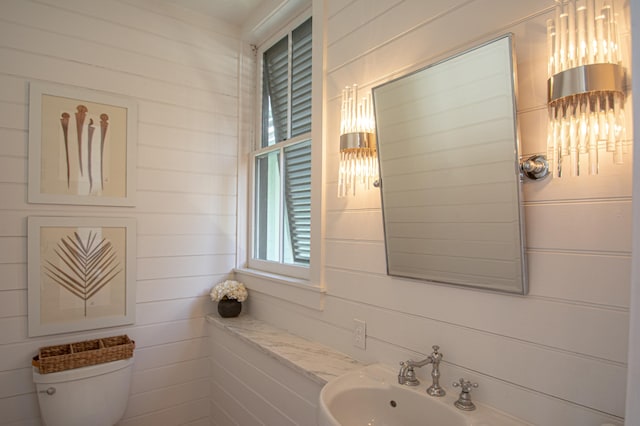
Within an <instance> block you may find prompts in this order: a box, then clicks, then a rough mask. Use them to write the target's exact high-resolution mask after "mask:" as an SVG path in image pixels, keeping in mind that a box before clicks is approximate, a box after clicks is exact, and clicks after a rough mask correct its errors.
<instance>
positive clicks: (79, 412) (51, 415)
mask: <svg viewBox="0 0 640 426" xmlns="http://www.w3.org/2000/svg"><path fill="white" fill-rule="evenodd" d="M132 371H133V358H128V359H123V360H118V361H112V362H107V363H103V364H97V365H92V366H89V367H82V368H75V369H72V370H65V371H59V372H56V373H47V374H40V373H39V372H38V370H37V369H36V368H35V367H34V369H33V381H34V383H35V384H36V391H37V393H38V402H39V403H40V413H41V416H42V420H43V423H44V424H45V425H46V426H87V425H92V426H113V425H114V424H115V423H117V422H118V421H119V420H120V419H121V418H122V416H123V415H124V412H125V409H126V408H127V401H128V399H129V390H130V387H131V376H132Z"/></svg>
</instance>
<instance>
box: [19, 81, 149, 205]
mask: <svg viewBox="0 0 640 426" xmlns="http://www.w3.org/2000/svg"><path fill="white" fill-rule="evenodd" d="M137 120H138V116H137V105H136V104H135V102H134V101H132V100H131V99H128V98H126V97H119V96H115V95H111V94H107V93H103V92H97V91H93V90H89V89H82V88H75V87H68V86H61V85H54V84H46V83H31V84H30V88H29V190H28V200H29V202H31V203H53V204H82V205H105V206H133V205H134V204H135V191H136V175H135V169H136V137H137Z"/></svg>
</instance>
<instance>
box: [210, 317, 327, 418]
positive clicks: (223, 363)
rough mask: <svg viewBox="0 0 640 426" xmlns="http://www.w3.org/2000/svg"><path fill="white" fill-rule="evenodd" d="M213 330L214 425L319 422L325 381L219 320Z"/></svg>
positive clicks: (211, 327) (212, 413)
mask: <svg viewBox="0 0 640 426" xmlns="http://www.w3.org/2000/svg"><path fill="white" fill-rule="evenodd" d="M209 330H210V333H211V353H212V354H213V356H212V357H211V424H212V425H213V426H232V425H242V426H253V425H255V426H258V425H274V426H275V425H278V426H296V425H300V426H302V425H305V426H306V425H310V426H311V425H314V424H315V420H314V419H315V415H316V412H317V409H318V396H319V394H320V390H321V389H322V386H320V385H319V384H318V383H316V382H314V381H312V380H311V379H309V378H308V377H304V376H303V375H301V374H299V373H298V372H296V371H295V370H294V369H292V368H290V367H288V366H286V365H284V364H282V363H281V362H280V361H278V360H276V359H274V358H272V357H271V356H269V355H268V354H266V353H265V352H263V351H261V350H259V349H257V348H256V347H254V346H252V345H250V344H248V343H247V342H245V341H243V340H242V339H239V338H237V337H235V336H232V335H230V334H229V333H228V332H226V331H224V330H222V329H220V328H218V327H216V326H215V325H209Z"/></svg>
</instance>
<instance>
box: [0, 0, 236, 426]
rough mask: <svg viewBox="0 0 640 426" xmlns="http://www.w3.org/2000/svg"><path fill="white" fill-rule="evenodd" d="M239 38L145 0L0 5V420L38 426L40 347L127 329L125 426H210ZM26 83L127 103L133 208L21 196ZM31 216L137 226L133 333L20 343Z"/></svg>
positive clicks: (226, 251) (26, 0)
mask: <svg viewBox="0 0 640 426" xmlns="http://www.w3.org/2000/svg"><path fill="white" fill-rule="evenodd" d="M237 34H238V29H237V28H235V27H229V26H227V25H226V24H223V23H220V22H217V23H216V22H211V21H210V20H206V19H205V18H204V17H202V16H198V15H195V14H190V13H187V12H185V11H184V10H181V9H179V8H177V7H176V8H172V7H169V6H166V5H165V6H162V5H161V4H159V3H158V2H154V1H149V0H118V1H109V2H106V3H105V2H99V1H94V0H91V1H86V0H42V1H30V0H6V1H2V2H1V3H0V276H1V277H2V279H1V280H0V413H2V415H1V416H0V424H3V425H39V424H40V419H39V412H38V404H37V398H36V395H35V393H34V390H35V389H34V386H33V383H32V380H31V368H30V359H31V357H32V356H33V355H34V354H35V353H36V352H37V348H38V347H41V346H45V345H51V344H58V343H63V342H69V341H76V340H84V339H87V338H93V337H96V336H108V335H114V334H121V333H128V334H129V335H130V336H131V337H132V338H133V339H134V340H136V344H137V349H136V353H135V357H136V363H135V371H134V379H133V384H132V394H131V397H130V400H129V406H128V409H127V412H126V414H125V418H124V420H123V421H122V422H121V424H122V425H157V424H162V425H178V424H180V425H186V424H188V425H193V426H196V425H198V426H203V425H209V393H210V392H209V375H210V363H209V359H208V357H209V353H210V347H209V338H208V335H207V331H206V327H205V322H204V316H205V315H206V314H207V313H209V312H211V311H212V309H214V305H213V304H212V303H211V302H210V300H209V299H208V290H209V288H210V287H211V285H212V283H214V282H217V281H219V280H221V279H224V278H225V277H226V274H227V273H228V271H230V270H231V269H232V268H233V266H234V264H235V251H236V168H237V132H238V129H237V127H238V120H237V116H238V100H237V99H238V96H237V91H238V78H237V76H238V58H239V55H238V50H239V49H238V46H239V37H238V36H237ZM30 81H42V82H51V83H59V84H66V85H71V86H78V87H84V88H91V89H95V90H99V91H104V92H108V93H112V94H115V95H122V96H129V97H131V98H133V99H134V100H135V101H136V102H137V104H138V108H139V123H138V124H139V126H138V129H139V132H138V164H137V181H138V191H137V203H136V207H134V208H120V207H83V206H64V205H35V204H28V203H27V202H26V192H27V141H28V132H27V129H28V102H27V101H28V83H29V82H30ZM30 215H58V216H59V215H63V216H115V217H134V218H136V219H137V224H138V228H137V230H138V238H137V243H138V252H137V312H136V313H137V317H136V324H135V325H134V326H130V327H120V328H116V329H108V330H96V331H87V332H80V333H73V334H63V335H56V336H44V337H38V338H28V337H27V264H26V259H27V250H26V247H27V235H26V218H27V217H28V216H30Z"/></svg>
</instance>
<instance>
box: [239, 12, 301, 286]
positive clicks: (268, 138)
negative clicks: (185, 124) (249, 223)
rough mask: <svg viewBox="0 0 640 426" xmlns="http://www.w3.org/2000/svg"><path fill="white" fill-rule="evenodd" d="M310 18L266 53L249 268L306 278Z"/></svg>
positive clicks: (263, 63) (254, 184) (255, 170)
mask: <svg viewBox="0 0 640 426" xmlns="http://www.w3.org/2000/svg"><path fill="white" fill-rule="evenodd" d="M311 41H312V40H311V18H309V19H308V20H306V21H305V22H304V23H302V24H301V25H299V26H298V27H296V28H295V29H294V30H293V31H291V32H290V33H289V34H287V36H285V37H284V38H282V39H281V40H279V41H278V42H276V43H275V44H273V45H272V46H271V47H269V48H268V49H266V50H265V51H264V52H263V54H262V57H261V59H262V85H261V87H262V96H261V99H262V104H261V132H260V134H261V136H260V146H259V147H258V148H257V149H256V150H255V151H254V152H253V177H254V181H253V245H252V253H251V260H250V265H251V266H252V267H256V268H257V269H262V270H267V271H269V272H277V273H283V274H285V275H291V276H295V277H299V278H307V277H308V267H309V261H310V254H311V250H310V242H311V59H312V58H311Z"/></svg>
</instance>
